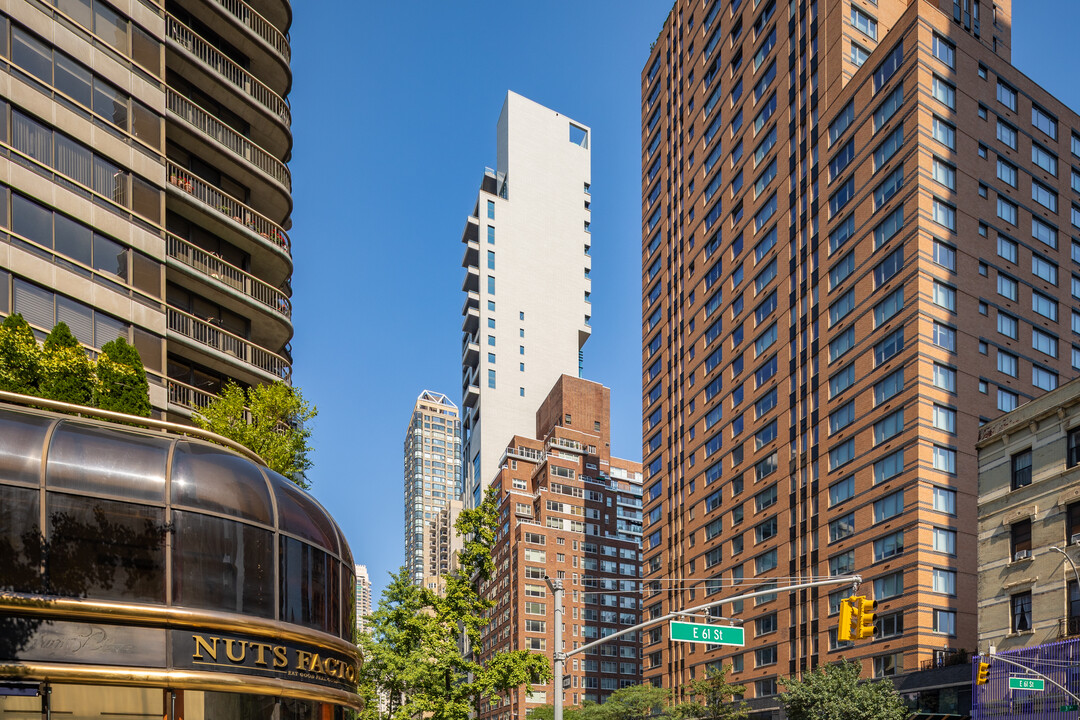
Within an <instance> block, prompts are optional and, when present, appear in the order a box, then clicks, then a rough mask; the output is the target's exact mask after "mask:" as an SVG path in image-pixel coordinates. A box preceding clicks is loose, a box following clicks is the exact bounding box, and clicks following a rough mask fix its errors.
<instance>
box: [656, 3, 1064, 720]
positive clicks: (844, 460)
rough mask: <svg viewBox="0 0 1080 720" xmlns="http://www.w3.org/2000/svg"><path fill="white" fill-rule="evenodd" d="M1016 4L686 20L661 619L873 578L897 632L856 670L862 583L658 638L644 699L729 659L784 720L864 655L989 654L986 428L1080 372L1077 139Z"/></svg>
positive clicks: (708, 6) (882, 660) (661, 235)
mask: <svg viewBox="0 0 1080 720" xmlns="http://www.w3.org/2000/svg"><path fill="white" fill-rule="evenodd" d="M1010 11H1011V5H1010V3H1009V2H1008V0H1004V1H1000V0H999V1H998V2H994V3H991V2H988V1H987V0H955V1H954V0H933V1H932V2H931V1H929V0H909V1H908V2H904V1H901V0H877V2H873V1H872V0H829V1H828V2H797V1H792V2H788V1H787V0H680V1H679V2H677V3H676V4H675V6H674V8H673V9H672V11H671V13H670V15H669V16H668V18H667V20H666V21H665V22H664V25H663V27H662V29H661V30H660V33H659V35H658V37H657V39H656V42H655V44H654V46H653V47H652V50H651V53H650V57H649V59H648V61H647V62H646V63H645V66H644V69H643V72H642V75H641V88H642V90H641V93H642V95H641V97H642V115H641V119H642V220H643V226H642V270H643V277H642V318H643V327H642V332H643V335H642V353H643V355H642V357H643V366H642V367H643V372H644V376H643V383H644V391H643V395H644V397H643V421H644V427H643V430H644V447H643V457H644V460H643V466H644V475H645V479H644V488H645V515H646V517H647V520H646V525H645V528H644V542H643V553H644V558H645V567H644V584H645V589H644V601H643V602H644V606H645V608H646V613H647V615H650V616H651V615H657V614H661V613H666V612H669V611H671V610H678V609H681V608H683V607H687V606H691V605H694V604H696V603H700V602H702V601H705V600H707V599H710V598H711V597H715V596H716V594H717V593H729V594H731V593H733V591H732V587H733V586H740V587H746V586H748V585H750V584H754V583H765V582H777V583H780V584H784V581H785V580H786V579H788V578H789V577H790V578H795V579H804V578H809V577H820V576H827V575H830V574H840V573H848V572H858V573H861V574H862V575H863V577H864V583H865V584H864V586H863V589H864V591H865V592H866V593H867V594H868V595H870V596H871V597H874V598H876V600H877V602H878V610H877V616H878V618H879V622H878V632H877V635H876V636H875V638H874V639H873V640H867V641H862V642H860V643H858V644H857V645H855V646H853V647H840V646H839V645H838V644H837V642H836V637H835V632H834V628H835V626H836V621H837V617H836V611H837V603H838V600H839V598H840V596H841V595H842V594H844V593H845V592H846V590H838V591H836V592H832V593H830V592H827V591H822V592H814V591H805V592H800V593H798V594H794V595H792V594H779V595H777V596H776V597H775V599H773V600H770V601H758V602H747V603H745V604H743V605H739V606H728V605H725V606H724V608H723V611H724V614H725V615H732V616H734V617H736V618H740V619H742V620H743V621H744V622H745V624H746V627H747V629H748V632H747V647H746V648H744V649H739V650H737V651H736V650H734V649H733V648H720V649H711V650H709V651H703V650H702V648H700V647H696V648H695V647H691V646H689V645H688V644H679V643H669V642H668V639H667V631H666V629H662V630H661V631H660V632H659V633H655V634H654V635H652V636H647V637H646V639H645V646H644V648H643V656H644V669H643V672H644V675H645V677H646V679H647V680H650V681H652V682H655V683H661V684H663V685H664V686H678V685H681V684H683V683H685V682H687V681H688V680H690V679H691V678H692V677H694V676H695V675H696V676H697V677H700V676H701V674H702V673H703V672H704V669H705V666H706V665H707V664H708V663H712V662H723V663H730V664H733V665H734V666H735V669H736V673H735V675H734V677H735V678H736V679H737V680H738V681H740V682H744V683H746V684H747V685H748V692H747V695H748V697H751V698H754V700H753V702H754V703H755V704H756V705H758V706H759V707H761V708H763V709H767V708H769V707H772V706H775V701H774V700H770V699H769V696H771V695H773V694H775V692H776V679H777V678H778V677H781V676H786V675H789V674H792V673H799V672H801V671H803V670H805V669H807V668H810V667H813V666H815V665H818V664H821V663H826V662H830V661H833V660H836V659H838V658H839V657H841V656H843V657H846V658H854V659H858V660H860V661H861V662H862V664H863V669H864V673H865V674H866V675H867V676H881V675H890V674H896V673H900V672H907V671H911V670H918V669H920V667H922V666H923V664H924V663H927V662H933V661H934V660H935V658H937V659H940V657H941V655H940V653H941V651H942V649H943V648H944V649H947V650H955V649H961V648H963V649H967V650H969V651H971V650H973V649H974V648H975V644H976V612H975V610H976V608H975V590H976V558H975V549H976V535H975V532H976V503H975V497H976V492H977V469H978V468H977V462H976V457H975V441H976V435H977V432H978V428H979V425H980V423H981V422H983V421H985V420H987V419H990V418H993V417H995V416H997V415H999V414H1000V413H1001V412H1002V411H1006V410H1011V409H1012V408H1013V407H1015V406H1016V405H1018V404H1020V403H1023V402H1025V401H1026V400H1028V399H1030V398H1032V397H1034V396H1037V395H1039V394H1040V393H1042V392H1044V391H1045V390H1049V389H1052V388H1054V387H1056V385H1057V384H1058V383H1059V381H1064V380H1066V379H1068V378H1070V377H1073V376H1075V375H1076V374H1077V367H1078V366H1080V335H1077V332H1080V314H1078V313H1077V312H1076V310H1074V308H1075V307H1076V306H1077V301H1076V299H1075V296H1078V295H1080V272H1078V271H1080V265H1078V264H1077V263H1078V261H1080V240H1078V239H1074V237H1080V194H1078V191H1080V118H1078V117H1077V115H1076V113H1074V112H1073V111H1072V110H1070V109H1069V108H1066V107H1065V106H1063V105H1062V104H1061V103H1060V102H1058V101H1057V100H1056V99H1055V98H1053V97H1052V96H1051V95H1049V94H1048V93H1047V92H1046V91H1045V90H1043V89H1042V88H1040V87H1039V86H1038V85H1036V84H1035V83H1034V82H1033V81H1032V80H1031V79H1029V78H1028V77H1026V76H1025V75H1023V74H1022V73H1021V72H1020V71H1018V70H1017V69H1016V68H1014V67H1013V66H1012V65H1011V64H1010V51H1009V47H1010V34H1011V18H1010ZM687 578H689V579H690V580H686V579H687ZM675 579H679V582H677V583H676V582H674V580H675ZM936 653H937V655H936ZM946 654H947V653H946Z"/></svg>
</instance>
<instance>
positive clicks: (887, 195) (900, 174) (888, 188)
mask: <svg viewBox="0 0 1080 720" xmlns="http://www.w3.org/2000/svg"><path fill="white" fill-rule="evenodd" d="M903 185H904V168H903V167H898V168H896V169H895V170H893V171H892V172H891V173H889V176H888V177H886V178H885V179H884V180H882V181H881V184H880V185H878V186H877V187H876V188H874V209H875V210H880V209H881V207H882V206H883V205H884V204H885V203H886V202H888V201H889V200H890V199H891V198H892V197H893V196H894V195H896V193H898V192H900V188H901V187H903Z"/></svg>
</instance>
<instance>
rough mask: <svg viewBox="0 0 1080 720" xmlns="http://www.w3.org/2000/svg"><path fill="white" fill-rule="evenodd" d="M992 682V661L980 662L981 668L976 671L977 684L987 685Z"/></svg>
mask: <svg viewBox="0 0 1080 720" xmlns="http://www.w3.org/2000/svg"><path fill="white" fill-rule="evenodd" d="M988 682H990V663H985V662H981V663H979V670H978V672H976V673H975V684H976V685H985V684H986V683H988Z"/></svg>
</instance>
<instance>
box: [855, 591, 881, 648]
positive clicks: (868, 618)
mask: <svg viewBox="0 0 1080 720" xmlns="http://www.w3.org/2000/svg"><path fill="white" fill-rule="evenodd" d="M850 599H851V602H852V604H853V605H854V615H855V630H854V635H855V639H856V640H865V639H866V638H871V637H874V608H875V607H876V606H877V603H875V602H874V601H873V600H870V599H869V598H865V597H862V596H860V595H855V596H852V597H851V598H850Z"/></svg>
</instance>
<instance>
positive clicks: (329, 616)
mask: <svg viewBox="0 0 1080 720" xmlns="http://www.w3.org/2000/svg"><path fill="white" fill-rule="evenodd" d="M335 565H336V562H335V561H334V560H333V558H331V557H330V556H329V555H327V554H326V553H325V552H323V551H322V550H319V549H318V548H315V547H312V546H311V545H308V544H307V543H304V542H300V541H299V540H294V539H293V538H290V537H285V536H281V578H280V581H279V583H280V591H281V620H282V621H284V622H288V623H294V624H296V625H303V626H305V627H310V628H315V629H316V630H323V631H324V632H328V633H333V634H335V635H336V634H337V632H338V609H339V607H338V603H339V602H340V601H339V598H338V594H337V572H336V567H335Z"/></svg>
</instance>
